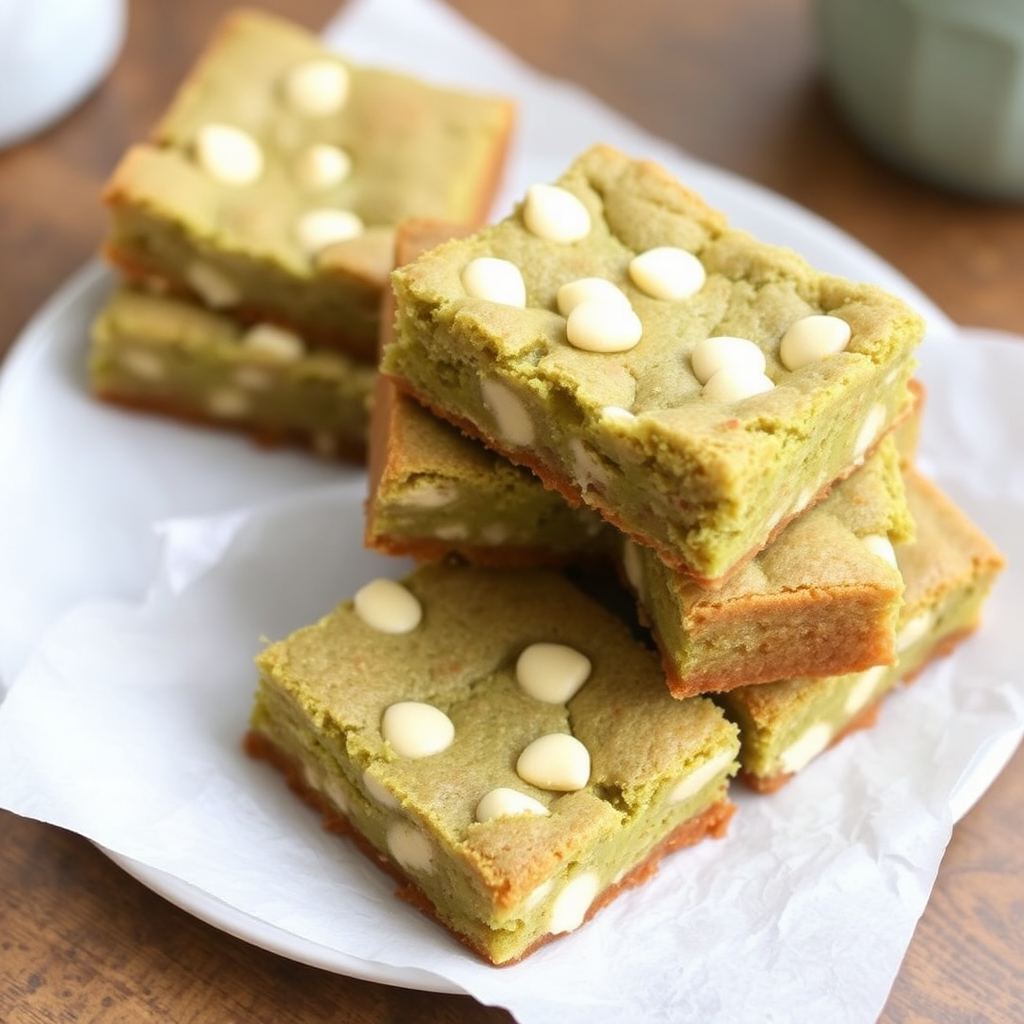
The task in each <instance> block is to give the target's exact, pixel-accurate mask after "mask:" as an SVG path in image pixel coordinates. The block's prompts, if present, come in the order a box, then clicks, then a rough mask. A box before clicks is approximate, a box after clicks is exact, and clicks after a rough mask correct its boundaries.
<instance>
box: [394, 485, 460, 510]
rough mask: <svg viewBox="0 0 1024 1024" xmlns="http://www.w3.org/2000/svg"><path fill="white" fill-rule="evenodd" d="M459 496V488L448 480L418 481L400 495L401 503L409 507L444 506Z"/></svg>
mask: <svg viewBox="0 0 1024 1024" xmlns="http://www.w3.org/2000/svg"><path fill="white" fill-rule="evenodd" d="M458 496H459V488H458V487H457V486H456V485H455V484H453V483H450V482H448V481H443V482H439V483H420V484H419V485H418V486H417V487H416V489H415V490H412V491H406V492H405V493H404V494H403V495H402V501H401V504H402V505H405V506H407V507H409V508H444V506H445V505H450V504H451V503H452V502H453V501H455V499H456V498H457V497H458Z"/></svg>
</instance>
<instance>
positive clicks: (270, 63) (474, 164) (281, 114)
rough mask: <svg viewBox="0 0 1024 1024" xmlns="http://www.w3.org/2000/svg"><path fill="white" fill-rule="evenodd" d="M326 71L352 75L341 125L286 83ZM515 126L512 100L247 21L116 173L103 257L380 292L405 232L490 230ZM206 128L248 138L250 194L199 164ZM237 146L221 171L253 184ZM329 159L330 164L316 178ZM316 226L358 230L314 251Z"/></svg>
mask: <svg viewBox="0 0 1024 1024" xmlns="http://www.w3.org/2000/svg"><path fill="white" fill-rule="evenodd" d="M323 65H327V66H329V67H330V66H334V67H336V68H338V69H341V71H342V72H343V74H344V80H345V82H346V83H347V86H346V88H345V92H344V98H343V100H342V101H341V102H340V105H339V107H338V109H337V110H332V111H330V112H329V113H323V114H322V113H319V112H318V111H317V110H316V109H315V104H316V103H317V102H318V100H317V99H316V96H315V95H314V98H313V100H312V101H311V102H312V103H313V104H314V109H313V110H312V112H309V111H304V110H302V109H298V110H297V109H296V104H295V102H294V101H293V100H292V99H291V98H290V96H291V94H290V93H289V91H288V89H287V87H286V86H287V83H288V81H289V75H291V74H292V73H293V72H294V71H295V70H296V69H303V68H305V67H310V66H314V67H318V66H323ZM512 119H513V107H512V104H511V102H510V101H508V100H506V99H504V98H499V97H489V96H482V95H473V94H470V93H465V92H460V91H458V90H454V89H446V88H441V87H437V86H434V85H431V84H428V83H426V82H422V81H419V80H417V79H414V78H410V77H407V76H404V75H401V74H397V73H392V72H390V71H386V70H382V69H377V68H370V67H361V66H358V65H355V64H352V63H351V62H350V61H347V60H345V59H344V58H342V57H340V56H338V55H336V54H334V53H332V52H330V51H328V50H326V49H325V48H324V47H323V46H322V44H321V43H320V41H319V40H318V39H317V38H316V37H315V36H313V35H311V34H310V33H308V32H306V31H304V30H302V29H301V28H299V27H297V26H295V25H292V24H290V23H289V22H286V21H284V20H281V19H278V18H276V17H273V16H271V15H268V14H263V13H260V12H256V11H239V12H236V13H235V14H233V15H231V16H229V17H228V18H227V19H225V21H224V23H223V25H222V26H221V28H220V30H219V32H218V33H217V34H216V36H215V37H214V39H213V40H212V42H211V44H210V45H209V47H208V48H207V50H206V52H205V54H204V55H203V56H202V58H201V59H200V60H199V61H198V63H197V65H196V66H195V67H194V68H193V70H192V72H191V73H190V74H189V76H188V77H187V79H186V80H185V82H184V83H183V85H182V86H181V87H180V89H179V91H178V93H177V94H176V96H175V97H174V100H173V102H172V104H171V105H170V108H169V109H168V111H167V112H166V114H165V116H164V117H163V118H162V120H161V121H160V122H159V124H158V125H157V126H156V128H155V129H154V131H153V133H152V136H151V139H150V142H149V143H148V144H146V145H141V146H136V147H133V148H132V149H131V150H130V151H129V152H128V153H127V154H126V156H125V158H124V159H123V160H122V162H121V164H120V165H119V167H118V168H117V169H116V170H115V172H114V174H113V176H112V178H111V180H110V182H109V183H108V185H107V189H106V193H105V195H106V199H107V202H108V204H109V205H110V206H111V207H112V209H113V211H114V213H115V221H114V224H113V226H112V230H111V235H110V238H109V239H108V248H109V250H110V251H111V254H112V256H113V257H114V258H115V259H116V260H117V261H118V262H119V263H122V264H124V265H126V266H127V267H128V269H130V270H132V269H134V270H136V271H137V272H139V273H147V272H149V273H162V274H165V275H168V276H171V277H177V278H180V277H181V276H182V274H183V272H184V271H185V267H183V266H178V267H173V266H171V264H173V263H174V262H175V260H177V261H178V262H181V260H182V259H183V257H182V247H183V245H184V240H185V239H187V240H189V241H190V242H191V243H192V244H193V245H194V246H195V247H196V248H197V250H198V251H199V252H200V254H201V255H203V256H204V257H205V258H207V259H210V258H212V257H220V258H221V259H222V260H223V259H227V263H224V262H221V263H220V264H216V263H215V266H216V267H217V270H218V273H219V274H220V275H221V276H225V275H226V276H227V277H228V279H229V280H230V281H231V282H232V284H235V285H238V286H239V287H242V286H243V285H244V281H245V278H246V273H245V270H244V266H245V265H244V263H243V264H241V265H239V264H238V263H237V261H238V260H239V259H242V260H249V259H255V260H260V261H264V262H266V263H268V264H270V265H272V266H274V267H276V268H277V269H278V270H279V271H281V272H283V273H286V274H287V275H289V276H290V277H291V278H293V279H294V280H295V281H299V282H302V281H307V280H315V279H317V278H318V277H328V278H331V277H333V278H338V277H341V278H345V279H348V280H351V281H353V282H356V283H361V284H363V285H365V286H373V287H374V288H375V289H377V290H379V288H380V287H382V286H383V284H384V282H385V281H386V277H387V272H388V271H389V270H390V269H391V266H392V256H393V251H392V246H393V239H392V231H393V228H394V225H395V224H397V223H398V222H399V221H401V220H402V219H403V218H405V217H407V216H410V215H414V214H415V215H421V216H438V217H445V218H448V219H450V220H453V221H465V222H469V223H477V222H478V221H479V220H480V219H481V218H482V217H483V216H484V215H485V213H486V211H487V208H488V206H489V204H490V201H491V197H492V196H493V193H494V189H495V186H496V182H497V179H498V177H499V175H500V169H501V165H502V161H503V158H504V151H505V146H506V143H507V139H508V136H509V133H510V130H511V123H512ZM211 125H216V126H226V127H227V128H229V129H230V130H231V131H232V132H234V131H236V130H239V131H241V132H242V133H244V135H245V136H246V138H247V139H248V142H251V143H252V144H254V145H255V147H256V151H257V162H258V164H259V169H258V171H257V172H256V173H255V175H254V177H252V178H251V180H249V178H246V179H245V180H243V181H224V180H223V179H222V178H221V177H219V176H217V175H216V174H213V173H210V172H209V169H208V168H207V166H206V165H205V164H204V162H203V160H202V159H200V158H199V157H198V156H197V153H198V140H199V138H200V134H201V133H202V132H203V131H204V130H205V129H207V128H209V127H210V126H211ZM236 142H237V139H233V140H229V145H228V146H224V147H222V148H221V150H220V153H219V158H223V159H224V160H225V161H226V162H227V164H228V170H229V171H233V170H238V169H239V166H241V169H242V170H243V171H244V169H245V160H246V159H247V154H249V149H250V147H249V145H248V143H246V144H245V145H243V146H241V147H239V146H238V145H235V143H236ZM323 147H328V148H329V150H330V153H329V154H328V157H327V162H326V163H318V162H317V159H315V158H316V157H318V156H319V157H322V156H323V153H324V150H323ZM240 148H241V149H243V150H245V151H246V152H244V153H239V149H240ZM339 153H340V154H341V156H340V157H339V156H338V154H339ZM249 155H251V154H249ZM339 159H340V160H342V161H347V163H346V165H345V168H344V170H340V169H339V167H338V165H337V161H338V160H339ZM311 168H312V169H311ZM321 211H344V212H345V213H346V214H348V213H351V214H355V215H356V217H357V218H358V220H359V221H360V222H361V225H362V227H363V228H364V230H362V231H361V232H359V233H357V234H355V235H354V237H351V238H345V239H342V238H339V239H337V240H336V241H334V242H333V243H331V244H326V245H325V244H322V241H323V240H322V239H321V240H320V242H316V241H315V240H314V241H310V240H309V239H308V237H307V236H304V234H303V229H302V227H301V219H302V218H303V217H304V216H305V215H308V214H310V213H318V212H321ZM161 225H163V227H162V229H161V227H160V226H161ZM160 230H163V231H164V232H165V234H166V232H168V231H170V232H172V233H173V236H174V237H172V238H170V239H168V238H166V237H159V232H160ZM232 257H234V259H235V263H234V264H232V262H231V258H232ZM175 271H176V273H175ZM232 271H233V273H232ZM242 290H243V291H244V287H242ZM245 298H246V299H247V300H248V302H249V303H255V304H257V305H258V304H259V303H260V302H261V301H267V296H266V295H259V294H257V295H247V296H245ZM295 301H296V302H297V301H298V300H295Z"/></svg>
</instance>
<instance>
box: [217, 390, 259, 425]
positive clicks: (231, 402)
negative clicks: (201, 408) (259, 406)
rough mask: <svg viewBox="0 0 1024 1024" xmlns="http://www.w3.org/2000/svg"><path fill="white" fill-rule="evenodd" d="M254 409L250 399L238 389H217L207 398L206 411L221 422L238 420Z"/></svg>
mask: <svg viewBox="0 0 1024 1024" xmlns="http://www.w3.org/2000/svg"><path fill="white" fill-rule="evenodd" d="M251 409H252V404H251V403H250V401H249V397H248V396H247V395H245V394H244V393H243V392H241V391H238V390H237V389H236V388H216V389H214V390H213V391H211V392H210V393H209V394H208V395H207V396H206V410H207V412H209V413H210V415H211V416H215V417H216V418H217V419H219V420H237V419H239V418H241V417H242V416H245V415H247V414H248V413H249V412H250V411H251Z"/></svg>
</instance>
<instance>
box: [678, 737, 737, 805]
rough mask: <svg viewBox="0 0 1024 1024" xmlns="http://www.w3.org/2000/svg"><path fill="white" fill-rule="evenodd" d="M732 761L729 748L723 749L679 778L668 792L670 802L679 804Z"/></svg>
mask: <svg viewBox="0 0 1024 1024" xmlns="http://www.w3.org/2000/svg"><path fill="white" fill-rule="evenodd" d="M732 762H733V753H732V751H731V750H723V751H721V752H720V753H718V754H716V755H715V756H714V757H712V758H709V759H708V760H707V761H705V762H704V763H703V764H702V765H701V766H700V767H699V768H695V769H694V770H693V771H692V772H690V774H689V775H687V776H686V778H684V779H680V780H679V781H678V782H677V783H676V784H675V786H674V787H673V788H672V790H671V791H670V792H669V794H668V802H669V803H670V804H679V803H682V802H683V801H684V800H686V799H688V798H689V797H691V796H695V795H696V794H697V793H699V792H700V791H701V790H702V789H703V788H704V787H705V786H706V785H707V784H708V783H709V782H710V781H711V780H712V779H715V778H717V777H718V776H719V775H721V774H722V773H723V772H725V771H726V770H728V768H729V766H730V765H731V764H732Z"/></svg>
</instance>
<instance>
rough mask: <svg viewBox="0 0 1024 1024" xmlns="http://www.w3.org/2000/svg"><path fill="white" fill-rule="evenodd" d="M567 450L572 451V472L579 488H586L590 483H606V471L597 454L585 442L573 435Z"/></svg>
mask: <svg viewBox="0 0 1024 1024" xmlns="http://www.w3.org/2000/svg"><path fill="white" fill-rule="evenodd" d="M569 450H570V451H571V452H572V461H573V473H574V474H575V476H576V481H577V483H579V485H580V489H581V490H584V491H585V490H587V488H588V487H590V486H591V484H595V483H596V484H604V485H607V483H608V472H607V470H606V469H605V468H604V466H602V465H601V462H600V460H599V459H598V458H597V456H596V455H595V454H594V453H593V452H592V451H591V450H590V449H589V448H588V447H587V445H586V442H584V441H582V440H581V439H580V438H578V437H574V438H573V439H572V440H571V441H570V442H569Z"/></svg>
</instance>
